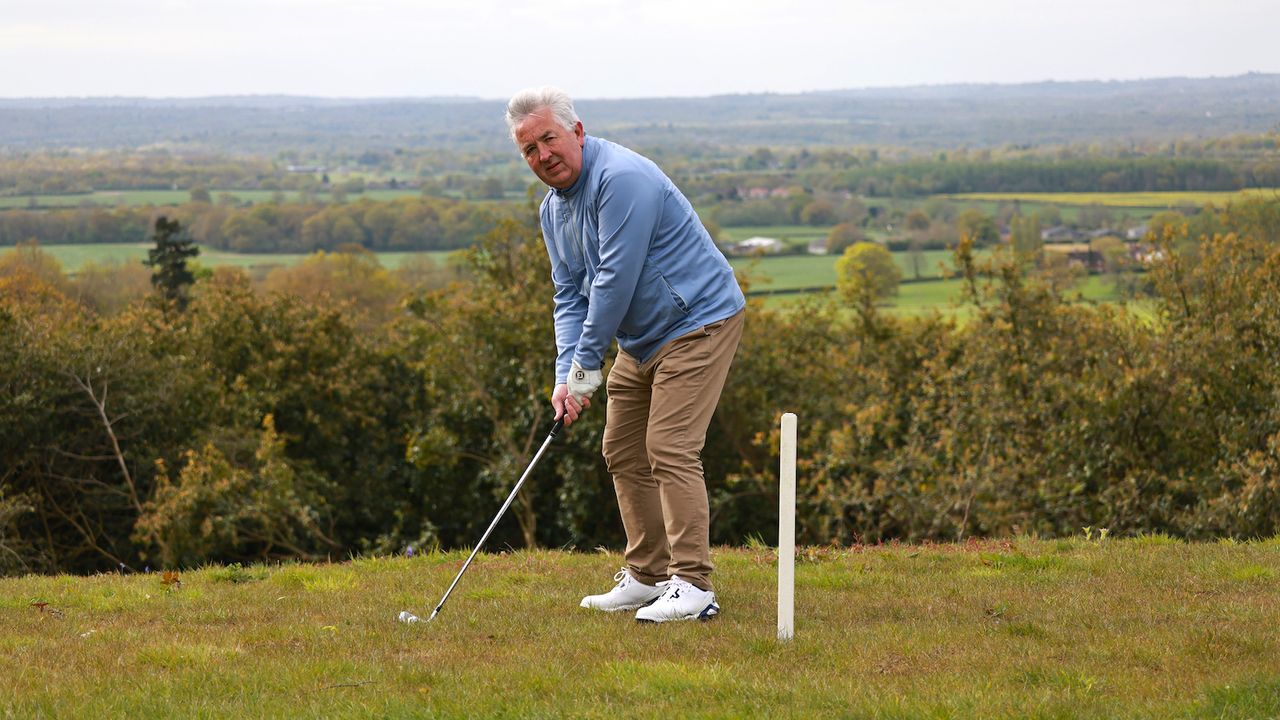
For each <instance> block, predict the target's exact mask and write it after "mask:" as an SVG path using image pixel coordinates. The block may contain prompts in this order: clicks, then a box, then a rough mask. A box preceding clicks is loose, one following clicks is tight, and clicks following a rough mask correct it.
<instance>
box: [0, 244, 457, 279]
mask: <svg viewBox="0 0 1280 720" xmlns="http://www.w3.org/2000/svg"><path fill="white" fill-rule="evenodd" d="M152 247H154V246H153V245H152V244H150V243H101V244H92V243H91V244H83V245H41V246H40V250H41V251H42V252H45V253H48V254H50V255H52V256H53V257H54V258H56V259H57V260H58V262H59V263H61V264H62V269H63V270H65V271H67V272H75V271H77V270H79V269H80V268H81V267H84V266H85V265H87V264H89V263H91V262H92V263H98V264H106V263H123V262H142V261H143V260H146V259H147V251H148V250H150V249H151V248H152ZM9 249H10V248H6V247H0V255H3V254H4V253H5V252H6V251H7V250H9ZM424 254H425V255H427V256H428V257H430V258H431V259H432V260H434V261H435V262H436V263H438V264H444V263H445V262H446V258H447V257H448V256H449V254H450V251H431V252H383V253H378V261H379V262H381V263H382V266H383V267H386V268H391V269H394V268H397V267H399V266H400V263H402V262H403V261H404V260H405V259H406V258H409V257H412V256H420V255H424ZM307 257H308V256H307V255H299V254H286V253H252V254H246V253H233V252H223V251H221V250H214V249H211V248H206V247H202V248H200V255H199V257H197V258H196V262H197V263H199V264H201V265H204V266H206V267H219V266H224V265H229V266H234V267H243V268H253V267H270V266H289V265H296V264H297V263H300V262H302V261H303V260H305V259H306V258H307Z"/></svg>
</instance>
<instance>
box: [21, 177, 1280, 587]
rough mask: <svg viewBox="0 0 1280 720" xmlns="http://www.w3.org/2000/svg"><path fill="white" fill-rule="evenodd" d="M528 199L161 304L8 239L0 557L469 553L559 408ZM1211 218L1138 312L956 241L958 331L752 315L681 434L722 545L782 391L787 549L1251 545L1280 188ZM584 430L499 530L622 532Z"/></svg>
mask: <svg viewBox="0 0 1280 720" xmlns="http://www.w3.org/2000/svg"><path fill="white" fill-rule="evenodd" d="M528 215H529V216H532V212H529V213H528ZM523 219H524V220H525V222H519V223H518V222H515V221H513V220H510V219H505V220H500V221H499V222H498V224H497V225H496V226H495V228H494V229H493V231H491V232H490V233H488V234H487V235H486V236H485V237H484V238H483V239H482V240H481V242H479V243H478V244H477V245H476V246H475V247H474V248H472V249H471V250H469V251H468V254H467V257H468V258H469V260H468V269H467V272H466V274H465V275H458V276H455V278H454V283H455V284H451V285H449V286H446V287H444V288H441V289H435V290H431V289H423V286H422V285H420V284H412V283H410V282H409V281H408V280H407V276H398V275H392V274H389V273H387V272H386V271H385V270H382V269H381V268H380V267H379V266H378V264H377V261H376V259H374V258H373V257H372V256H370V255H368V254H367V253H359V252H355V253H339V254H327V253H326V254H318V255H316V256H315V257H314V258H312V259H311V260H309V261H308V262H306V263H304V264H303V265H301V266H299V267H297V268H290V269H282V270H280V271H279V273H280V275H278V276H277V278H276V280H275V281H273V282H271V283H268V284H267V285H262V286H255V285H254V284H253V283H252V282H251V281H250V280H249V278H248V277H247V276H246V275H245V274H244V273H243V272H242V271H237V270H227V269H224V270H219V271H217V272H214V273H211V274H206V275H204V276H203V277H200V278H198V279H197V280H196V282H195V284H194V286H193V287H191V290H190V292H189V294H188V298H189V304H188V305H187V307H186V308H185V310H183V309H180V308H179V307H178V306H176V305H175V304H173V303H172V302H169V301H166V300H163V299H162V298H159V297H158V296H156V295H153V294H145V295H143V296H141V299H137V300H135V301H133V302H129V303H126V304H124V305H116V306H113V308H112V309H103V308H101V307H98V306H95V305H94V304H93V303H90V302H86V301H85V298H90V297H93V296H94V293H93V291H91V290H90V289H89V288H90V286H89V285H82V284H81V283H82V282H87V281H86V280H83V279H81V278H77V279H75V280H74V281H71V280H68V279H67V278H66V277H65V276H63V275H62V274H61V272H60V271H59V270H58V268H57V267H56V265H51V264H50V262H49V259H48V257H47V256H45V255H43V254H42V253H40V252H39V250H38V249H36V248H25V249H24V250H23V252H20V253H14V254H9V255H6V256H4V257H3V258H2V259H0V260H2V261H0V568H2V569H3V570H4V571H7V572H24V571H33V570H34V571H73V572H92V571H99V570H104V569H116V568H118V567H120V566H124V567H126V568H132V569H134V570H140V569H142V568H145V567H151V568H153V569H154V568H161V567H165V568H168V567H183V566H187V567H189V566H193V565H198V564H201V563H205V562H210V561H221V562H233V561H239V562H251V561H260V560H268V559H276V558H324V557H346V556H348V554H349V553H389V552H400V551H403V550H404V549H405V548H406V547H409V546H413V547H434V546H442V547H458V546H462V545H466V544H467V543H470V542H474V539H475V538H476V537H477V536H478V531H479V530H480V529H482V526H484V525H485V524H487V522H488V520H489V518H491V517H492V513H493V510H494V507H495V506H496V504H498V503H499V502H500V501H501V499H502V498H503V497H504V496H505V494H506V492H507V491H508V489H509V488H510V486H511V483H512V482H513V479H514V478H515V477H516V476H517V475H518V473H519V472H520V470H521V469H522V468H523V467H524V465H525V464H526V463H527V461H528V458H529V456H530V453H531V451H532V450H533V449H534V446H535V445H536V443H537V442H538V441H539V440H540V439H541V438H542V437H543V436H544V435H545V432H546V430H547V428H548V427H549V425H550V422H551V418H550V411H549V408H548V403H547V397H548V395H549V394H550V391H551V386H552V383H553V380H554V378H553V358H554V350H553V349H552V348H551V347H550V345H549V343H550V342H551V338H552V336H553V333H552V332H551V323H550V318H551V312H550V310H551V308H550V296H551V293H550V289H549V287H548V285H547V275H548V272H547V266H546V255H545V251H544V249H543V248H542V245H541V242H540V241H539V238H538V229H537V227H536V226H534V225H531V224H530V223H529V222H528V220H530V219H531V217H525V218H523ZM1216 222H1217V223H1218V225H1217V227H1216V229H1215V230H1214V231H1213V234H1212V235H1209V236H1200V237H1195V236H1192V235H1191V234H1190V233H1191V231H1190V230H1189V227H1188V226H1187V225H1186V224H1178V223H1174V222H1170V223H1169V224H1168V225H1166V227H1165V228H1164V230H1163V233H1164V237H1163V238H1162V242H1161V252H1162V253H1164V255H1163V258H1164V259H1163V261H1161V262H1158V263H1156V264H1154V265H1153V266H1152V269H1151V272H1150V273H1148V276H1149V279H1150V287H1151V292H1152V296H1151V298H1150V300H1149V302H1150V305H1149V307H1150V308H1151V309H1152V311H1153V312H1154V313H1155V318H1156V321H1155V322H1152V321H1150V320H1148V319H1142V318H1139V317H1136V316H1134V315H1131V314H1129V313H1128V312H1127V311H1126V310H1125V309H1123V308H1118V307H1111V306H1096V307H1095V306H1090V305H1084V304H1079V303H1072V302H1070V301H1069V300H1070V296H1069V291H1068V290H1066V289H1064V288H1063V287H1060V286H1057V285H1056V284H1055V283H1053V282H1049V281H1046V280H1045V279H1044V278H1043V276H1042V272H1041V270H1039V269H1038V268H1037V267H1036V266H1035V264H1034V263H1032V262H1030V261H1029V259H1028V258H1027V257H1024V256H1021V255H1019V254H1016V253H1007V252H998V253H995V254H994V255H993V256H992V258H993V259H992V260H991V261H990V262H989V263H987V264H986V266H985V267H984V266H983V263H979V262H977V261H975V259H974V256H973V254H972V252H971V248H972V244H971V242H970V240H969V238H968V237H967V236H966V238H965V240H964V242H962V243H961V245H960V247H959V248H958V250H957V254H956V267H957V273H958V276H959V277H960V278H961V279H962V281H963V283H964V286H965V288H966V289H965V298H966V300H965V303H966V304H967V308H968V310H967V314H966V319H965V321H964V322H962V323H957V322H955V321H954V320H951V319H948V318H945V317H942V316H937V315H934V316H924V317H921V318H903V319H895V318H893V317H890V316H886V315H884V314H882V313H881V312H880V310H879V308H878V307H877V306H876V304H875V303H874V302H871V301H868V297H867V296H863V297H855V298H854V304H853V307H852V308H849V307H846V306H844V305H841V304H839V303H838V302H837V301H836V300H834V299H833V298H827V299H822V298H816V299H814V300H813V301H812V302H811V303H809V304H807V305H805V306H803V307H802V308H800V309H799V311H797V310H795V309H781V310H771V309H767V308H764V307H760V306H755V305H753V307H752V308H751V309H750V315H751V317H750V321H749V322H748V324H747V333H746V335H745V336H744V340H743V346H742V348H741V351H740V353H739V355H738V357H737V359H736V361H735V367H734V370H733V372H732V374H731V376H730V381H729V384H728V386H727V387H726V390H725V394H724V398H723V400H722V404H721V407H720V408H719V411H718V413H717V415H716V419H715V421H714V422H713V425H712V430H711V432H710V435H709V437H708V443H707V446H706V449H705V451H704V453H703V459H704V463H705V466H706V469H707V475H708V478H709V492H710V495H711V502H712V507H713V513H714V522H713V532H714V535H713V540H714V541H715V542H730V543H740V542H744V541H745V540H746V539H747V538H749V537H753V536H756V537H758V536H760V535H764V536H765V537H766V538H768V537H769V533H770V532H771V531H770V528H772V527H776V515H775V513H776V495H775V491H776V468H777V455H776V447H777V437H776V430H774V428H776V426H777V420H778V416H779V414H780V413H781V412H782V411H794V412H797V413H798V414H799V415H800V418H801V428H802V430H801V438H800V467H799V476H800V489H799V492H798V508H799V516H798V530H799V539H800V541H801V542H802V543H828V542H835V543H842V544H843V543H854V542H876V541H882V540H889V539H904V540H917V541H918V540H954V539H956V538H962V537H972V536H1006V535H1010V534H1013V533H1035V534H1039V535H1041V536H1064V535H1071V534H1076V533H1079V532H1080V528H1081V527H1084V526H1092V527H1106V528H1109V529H1110V531H1111V532H1112V533H1113V534H1115V535H1124V534H1135V533H1141V532H1163V533H1168V534H1171V535H1176V536H1180V537H1187V538H1214V537H1233V538H1254V537H1271V536H1274V535H1275V534H1276V533H1277V532H1278V531H1280V484H1278V482H1277V477H1280V405H1278V404H1277V403H1276V398H1277V397H1280V360H1278V358H1280V352H1277V348H1280V280H1278V279H1280V203H1276V202H1274V201H1271V202H1263V201H1254V202H1250V203H1246V204H1242V205H1241V206H1239V207H1233V208H1230V209H1228V210H1227V211H1224V212H1221V213H1219V214H1218V215H1217V218H1216ZM146 286H147V283H146V281H145V279H144V280H143V282H142V287H143V290H142V292H143V293H146V292H147V291H146ZM94 287H99V288H100V289H101V286H94ZM855 295H857V293H855ZM602 420H603V413H588V415H587V416H586V417H585V419H584V420H583V421H582V422H581V423H579V424H575V425H574V427H573V428H572V429H571V431H569V432H566V433H564V435H563V437H562V439H561V440H559V441H558V442H557V444H556V446H555V447H554V449H553V451H552V452H551V453H550V454H549V455H548V457H547V459H546V460H545V461H544V462H543V463H542V464H540V465H539V467H538V469H537V471H536V473H535V476H534V477H533V479H532V481H531V483H530V484H529V485H527V487H526V489H525V490H524V491H522V493H521V496H520V499H519V501H518V503H517V505H516V506H515V507H513V509H512V512H511V513H510V514H509V516H508V519H507V521H506V522H504V524H503V525H502V526H500V528H499V530H498V534H497V535H496V536H495V538H494V539H493V544H494V546H495V547H498V546H501V545H502V544H504V543H510V544H513V545H522V544H538V545H544V546H572V547H578V548H594V547H596V546H598V545H612V546H617V545H618V544H619V543H620V542H621V541H622V538H621V532H620V528H619V527H618V523H617V522H616V518H615V515H614V513H613V511H612V510H611V508H612V506H613V503H614V496H613V490H612V486H611V483H610V481H609V479H608V476H607V473H606V471H605V468H604V467H603V464H602V461H601V460H600V455H599V444H600V435H601V431H602Z"/></svg>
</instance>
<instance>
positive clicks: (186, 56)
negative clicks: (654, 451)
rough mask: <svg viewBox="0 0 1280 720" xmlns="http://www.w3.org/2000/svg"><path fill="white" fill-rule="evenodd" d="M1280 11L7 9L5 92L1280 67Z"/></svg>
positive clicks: (574, 84)
mask: <svg viewBox="0 0 1280 720" xmlns="http://www.w3.org/2000/svg"><path fill="white" fill-rule="evenodd" d="M1277 27H1280V1H1278V0H1070V1H1065V0H1054V1H1052V2H1043V1H1041V0H968V1H963V2H943V1H941V0H916V1H913V0H845V1H843V2H841V1H839V0H790V2H778V1H775V0H767V1H763V2H758V1H753V0H509V1H503V0H451V1H449V2H438V1H437V0H198V1H197V0H0V68H3V71H2V72H0V97H63V96H113V95H127V96H149V97H195V96H207V95H249V94H291V95H318V96H328V97H407V96H419V97H420V96H432V95H465V96H478V97H483V98H506V97H508V96H510V94H511V93H512V92H514V91H516V90H518V89H520V88H522V87H526V86H529V85H539V84H548V83H549V84H556V85H560V86H561V87H564V88H565V89H566V90H568V91H569V92H570V93H571V94H573V95H575V96H577V97H583V98H587V97H590V98H616V97H657V96H695V95H715V94H725V93H755V92H800V91H806V90H830V89H839V88H860V87H884V86H897V85H932V84H943V83H957V82H999V83H1017V82H1032V81H1040V80H1107V79H1134V78H1152V77H1168V76H1192V77H1209V76H1224V75H1237V74H1240V73H1245V72H1249V71H1259V72H1278V71H1280V51H1277V49H1276V40H1275V33H1276V28H1277Z"/></svg>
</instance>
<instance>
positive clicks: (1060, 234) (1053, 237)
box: [1040, 225, 1086, 243]
mask: <svg viewBox="0 0 1280 720" xmlns="http://www.w3.org/2000/svg"><path fill="white" fill-rule="evenodd" d="M1040 239H1041V240H1043V241H1044V242H1047V243H1073V242H1078V241H1080V240H1084V239H1086V238H1085V236H1084V233H1081V232H1079V231H1077V230H1076V229H1074V228H1069V227H1067V226H1066V225H1054V226H1053V227H1051V228H1045V229H1044V230H1041V231H1040Z"/></svg>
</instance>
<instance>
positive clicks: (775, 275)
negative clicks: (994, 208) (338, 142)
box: [0, 243, 1119, 315]
mask: <svg viewBox="0 0 1280 720" xmlns="http://www.w3.org/2000/svg"><path fill="white" fill-rule="evenodd" d="M150 247H151V246H150V245H148V244H145V243H137V244H109V243H104V244H84V245H47V246H41V248H40V249H41V251H43V252H46V253H48V254H50V255H52V256H53V257H54V258H55V259H56V260H57V261H58V262H59V263H60V264H61V265H62V268H63V270H64V271H65V272H68V273H73V274H74V273H75V272H76V271H77V270H79V269H80V268H81V267H83V266H84V265H86V264H89V263H96V264H109V263H122V262H139V263H140V262H142V261H144V260H145V259H146V258H147V250H148V249H149V248H150ZM8 249H9V248H0V255H3V254H4V253H5V252H6V251H8ZM987 252H989V251H987V250H982V251H979V254H980V256H981V255H983V254H986V253H987ZM451 254H452V253H451V252H450V251H438V252H425V253H419V252H384V253H377V256H378V260H379V262H381V263H382V265H383V267H386V268H388V269H395V268H397V267H399V266H400V264H401V263H402V262H404V260H405V259H406V258H410V257H415V256H421V255H426V256H427V257H429V258H430V259H431V260H432V261H434V262H435V263H436V264H438V265H445V264H447V263H448V262H449V256H450V255H451ZM922 255H923V260H922V268H923V269H922V274H924V275H925V276H926V277H928V276H932V277H933V278H935V279H933V280H927V281H924V282H904V283H902V285H901V286H900V288H899V292H898V295H897V296H896V297H894V298H892V299H890V300H888V301H886V302H885V305H884V308H885V310H887V311H889V312H893V313H898V314H906V315H919V314H924V313H928V312H930V311H932V310H939V311H942V312H949V311H951V306H952V305H953V304H954V303H955V302H956V301H957V300H958V299H959V296H960V288H961V285H960V281H959V280H953V279H952V280H948V279H944V277H943V272H944V270H946V269H948V268H950V266H951V261H952V255H951V252H950V251H948V250H930V251H925V252H924V253H922ZM307 257H308V256H307V255H299V254H269V253H268V254H243V253H231V252H223V251H220V250H210V249H208V248H202V249H201V252H200V256H199V257H198V258H197V260H196V262H197V263H199V264H200V265H203V266H205V267H219V266H233V267H241V268H246V269H256V270H259V271H265V270H267V269H269V268H272V267H288V266H290V265H295V264H297V263H299V262H302V261H303V260H304V259H306V258H307ZM836 259H837V258H836V257H835V256H831V255H781V256H771V257H759V258H733V259H731V260H730V263H731V264H732V265H733V266H734V267H735V268H736V269H737V270H739V271H740V272H743V271H745V272H746V273H747V274H748V277H749V278H750V280H751V284H750V289H751V290H753V291H767V290H782V291H787V290H798V289H802V288H830V289H834V288H835V283H836V272H835V262H836ZM894 259H895V260H896V261H897V262H898V264H899V266H900V267H902V269H903V278H904V279H905V280H908V281H909V280H910V279H911V278H912V270H911V263H912V258H911V257H910V253H905V252H903V253H894ZM1077 291H1078V292H1079V293H1080V294H1081V296H1082V298H1083V299H1084V300H1086V301H1093V302H1114V301H1116V300H1118V299H1119V298H1118V297H1117V296H1116V295H1115V292H1114V290H1113V289H1112V287H1111V284H1110V283H1109V281H1107V280H1106V279H1105V278H1103V277H1100V276H1092V277H1088V278H1085V279H1084V280H1083V281H1082V282H1081V284H1080V285H1079V287H1078V288H1077ZM800 297H802V296H801V295H799V294H781V295H770V296H768V297H767V298H765V303H766V305H768V306H770V307H785V306H786V305H789V304H793V303H794V302H795V301H796V300H797V299H799V298H800Z"/></svg>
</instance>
